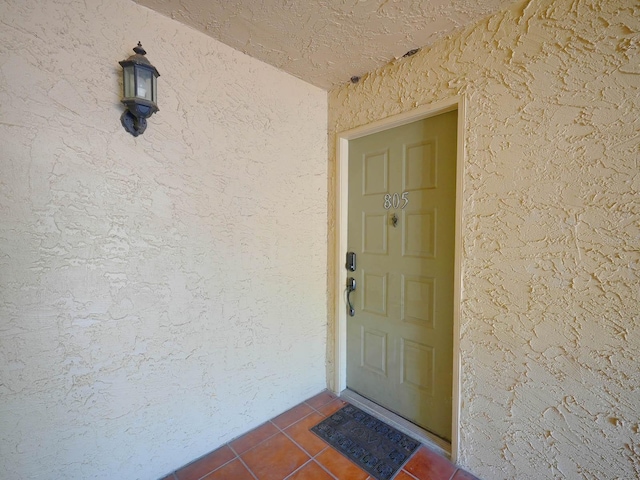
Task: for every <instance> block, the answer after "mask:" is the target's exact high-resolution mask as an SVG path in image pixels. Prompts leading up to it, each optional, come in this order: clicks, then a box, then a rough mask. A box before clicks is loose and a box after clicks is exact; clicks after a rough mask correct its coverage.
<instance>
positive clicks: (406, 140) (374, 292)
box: [347, 111, 457, 440]
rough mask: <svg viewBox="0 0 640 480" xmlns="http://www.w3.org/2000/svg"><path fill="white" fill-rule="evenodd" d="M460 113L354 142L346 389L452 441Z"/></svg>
mask: <svg viewBox="0 0 640 480" xmlns="http://www.w3.org/2000/svg"><path fill="white" fill-rule="evenodd" d="M456 133H457V112H455V111H453V112H448V113H445V114H442V115H438V116H436V117H431V118H428V119H425V120H421V121H419V122H414V123H411V124H409V125H403V126H401V127H396V128H393V129H390V130H387V131H384V132H380V133H377V134H374V135H369V136H366V137H362V138H359V139H356V140H353V141H350V142H349V211H348V215H349V219H348V221H349V227H348V240H347V243H348V249H349V251H354V252H356V254H357V255H358V269H357V271H356V272H353V273H350V275H352V276H354V277H355V278H356V281H357V286H358V288H357V290H356V291H355V292H353V293H352V294H351V298H352V299H353V305H354V308H355V316H354V317H349V318H348V322H347V386H348V387H349V388H350V389H352V390H354V391H356V392H358V393H359V394H361V395H363V396H365V397H367V398H369V399H371V400H373V401H374V402H376V403H378V404H380V405H382V406H384V407H386V408H388V409H389V410H392V411H394V412H396V413H398V414H399V415H401V416H403V417H405V418H407V419H409V420H411V421H413V422H414V423H416V424H418V425H420V426H422V427H424V428H426V429H427V430H429V431H431V432H433V433H435V434H436V435H438V436H440V437H443V438H445V439H447V440H450V439H451V400H452V398H451V395H452V374H453V268H454V253H455V251H454V244H455V242H454V233H455V232H454V229H455V227H454V225H455V223H454V220H455V185H456V142H457V141H456Z"/></svg>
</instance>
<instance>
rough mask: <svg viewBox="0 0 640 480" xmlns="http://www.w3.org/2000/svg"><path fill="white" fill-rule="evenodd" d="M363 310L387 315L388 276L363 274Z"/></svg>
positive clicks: (364, 272)
mask: <svg viewBox="0 0 640 480" xmlns="http://www.w3.org/2000/svg"><path fill="white" fill-rule="evenodd" d="M362 280H363V282H362V310H364V311H366V312H368V313H375V314H377V315H385V316H386V315H387V275H386V274H380V273H370V272H367V271H363V272H362Z"/></svg>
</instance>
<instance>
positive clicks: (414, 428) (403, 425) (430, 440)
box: [340, 389, 451, 459]
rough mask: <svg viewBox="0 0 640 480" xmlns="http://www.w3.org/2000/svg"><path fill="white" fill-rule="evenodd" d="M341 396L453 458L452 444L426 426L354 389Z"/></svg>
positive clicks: (343, 392)
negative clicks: (406, 417) (428, 429)
mask: <svg viewBox="0 0 640 480" xmlns="http://www.w3.org/2000/svg"><path fill="white" fill-rule="evenodd" d="M340 398H342V399H343V400H345V401H347V402H349V403H351V404H352V405H354V406H356V407H358V408H359V409H360V410H364V411H365V412H367V413H368V414H369V415H373V416H374V417H376V418H377V419H379V420H382V421H384V422H385V423H387V424H389V425H391V426H392V427H394V428H396V429H398V430H400V431H401V432H402V433H404V434H405V435H409V436H410V437H413V438H415V439H416V440H418V441H419V442H420V443H422V444H424V445H426V446H427V447H429V448H430V449H431V450H434V451H435V452H436V453H439V454H440V455H443V456H445V457H447V458H448V459H451V444H450V443H449V442H447V441H446V440H443V439H442V438H440V437H437V436H436V435H434V434H433V433H431V432H429V431H427V430H425V429H424V428H422V427H419V426H418V425H416V424H414V423H411V422H410V421H409V420H406V419H404V418H402V417H401V416H400V415H396V414H395V413H393V412H390V411H389V410H387V409H386V408H384V407H381V406H380V405H378V404H377V403H374V402H372V401H371V400H369V399H367V398H365V397H363V396H362V395H359V394H357V393H356V392H354V391H352V390H349V389H346V390H343V391H342V393H340Z"/></svg>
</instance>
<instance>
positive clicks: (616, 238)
mask: <svg viewBox="0 0 640 480" xmlns="http://www.w3.org/2000/svg"><path fill="white" fill-rule="evenodd" d="M456 95H462V96H464V97H465V99H466V105H467V113H466V118H465V135H466V142H465V148H466V154H465V163H464V194H463V197H464V200H463V205H462V208H463V222H462V223H463V227H462V238H463V252H462V255H463V265H462V267H463V279H462V280H463V285H464V287H463V301H462V305H461V342H460V345H461V350H462V399H461V400H462V412H461V420H460V428H461V440H460V446H461V449H460V462H461V463H462V464H463V465H464V466H465V467H467V468H469V469H470V470H471V471H472V472H474V473H475V474H477V475H478V476H480V477H481V478H486V479H515V478H517V479H532V480H534V479H535V480H539V479H543V478H545V479H547V478H548V479H551V478H570V479H583V478H584V479H594V480H595V479H598V480H602V479H614V478H615V479H631V478H640V420H639V412H640V389H639V388H640V387H639V385H640V363H639V362H638V359H639V358H640V316H639V314H638V312H639V311H640V293H639V292H640V288H639V285H640V276H639V269H640V171H639V168H640V164H639V161H640V147H639V145H640V133H639V132H640V4H639V3H638V2H637V1H635V0H606V1H595V0H594V1H588V0H577V1H574V0H532V1H530V2H519V3H518V4H516V5H515V6H514V7H513V8H511V9H509V10H508V11H505V12H503V13H501V14H498V15H495V16H492V17H491V18H489V19H487V20H486V21H483V22H481V23H479V24H477V25H476V26H474V27H473V28H470V29H467V30H465V31H464V32H461V33H459V34H456V35H453V36H452V37H450V38H447V39H445V40H443V41H440V42H438V43H436V44H435V45H433V46H432V47H430V48H426V49H424V50H423V51H421V52H420V53H418V54H417V55H415V56H413V57H410V58H407V59H401V60H399V61H397V62H395V63H393V64H390V65H388V66H387V67H384V68H382V69H380V70H378V71H376V72H374V73H372V74H370V75H368V76H366V77H364V78H363V79H362V80H361V81H360V83H358V84H355V85H347V86H344V87H342V88H339V89H336V90H334V91H332V92H331V93H330V98H329V129H330V133H331V135H330V145H333V144H334V141H335V132H340V131H345V130H349V129H351V128H353V127H356V126H360V125H365V124H368V123H371V122H373V121H376V120H379V119H382V118H385V117H388V116H392V115H394V114H398V113H401V112H407V111H410V110H411V109H412V108H414V107H416V106H421V105H428V104H430V103H434V102H436V101H440V100H444V99H447V98H451V97H453V96H456ZM330 152H331V153H330V155H331V157H330V159H331V162H330V176H331V177H332V178H333V177H335V161H336V159H335V155H334V153H333V150H330ZM334 188H335V187H334ZM334 196H335V190H333V191H330V192H329V199H330V200H332V199H333V198H334ZM332 210H333V206H332V205H330V211H332ZM334 229H335V219H334V220H333V221H332V222H331V223H330V238H332V239H333V238H334V237H333V232H334ZM329 251H330V252H332V251H333V247H332V246H331V245H330V250H329ZM329 260H330V261H329V265H330V266H333V265H335V263H336V262H335V260H334V259H331V258H330V259H329ZM334 275H335V272H334V271H333V270H332V267H330V277H329V278H333V277H334ZM338 289H339V286H335V285H332V286H331V289H330V291H337V290H338ZM332 301H333V299H330V305H332ZM334 322H335V320H333V321H332V322H331V323H330V327H333V326H334ZM329 338H330V339H332V338H333V333H332V332H330V334H329ZM332 346H333V345H330V352H331V351H332ZM329 358H333V356H332V354H330V355H329ZM332 377H333V375H332V374H331V371H330V375H329V378H332Z"/></svg>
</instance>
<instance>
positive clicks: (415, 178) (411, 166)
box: [402, 140, 437, 191]
mask: <svg viewBox="0 0 640 480" xmlns="http://www.w3.org/2000/svg"><path fill="white" fill-rule="evenodd" d="M436 150H437V149H436V141H435V140H425V141H423V142H419V143H415V144H412V145H407V147H406V149H405V152H404V159H403V162H402V167H403V175H402V179H403V190H405V191H411V190H423V189H427V188H436V186H437V176H436V175H437V170H436V155H437V154H436Z"/></svg>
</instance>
